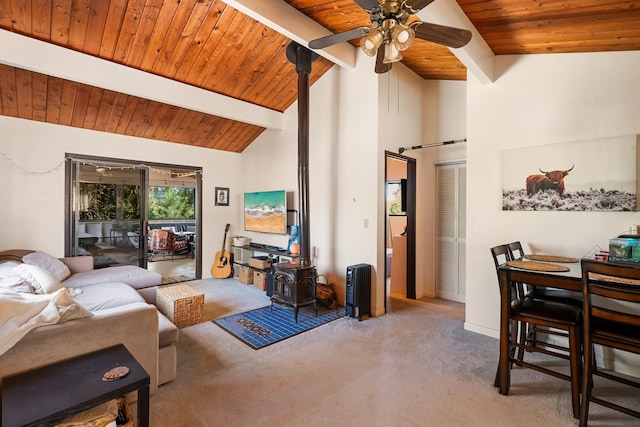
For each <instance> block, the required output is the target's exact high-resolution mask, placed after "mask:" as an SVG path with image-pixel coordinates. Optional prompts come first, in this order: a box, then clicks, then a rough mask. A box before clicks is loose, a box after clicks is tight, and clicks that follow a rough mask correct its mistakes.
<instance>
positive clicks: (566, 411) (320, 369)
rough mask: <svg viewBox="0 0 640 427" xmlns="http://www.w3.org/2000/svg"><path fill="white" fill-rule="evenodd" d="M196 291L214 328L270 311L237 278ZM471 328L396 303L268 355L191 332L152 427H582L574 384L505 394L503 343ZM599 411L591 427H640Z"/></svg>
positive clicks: (209, 329)
mask: <svg viewBox="0 0 640 427" xmlns="http://www.w3.org/2000/svg"><path fill="white" fill-rule="evenodd" d="M191 283H192V285H193V286H194V288H197V289H201V290H203V292H205V295H206V296H205V317H206V318H207V319H213V318H217V317H223V316H226V315H229V314H232V313H238V312H242V311H246V310H249V309H252V308H257V307H260V306H264V305H267V304H268V303H269V301H268V299H267V297H266V296H265V295H264V293H263V292H261V291H258V290H257V289H255V288H254V287H252V286H251V285H243V284H240V283H239V282H238V281H237V280H235V279H227V280H214V279H209V280H202V281H197V282H191ZM463 317H464V306H462V305H461V304H457V303H449V302H446V301H442V300H435V301H434V302H426V303H425V302H411V301H405V300H397V299H392V300H390V313H388V314H387V315H384V316H381V317H376V318H371V319H366V320H364V321H362V322H358V321H357V320H355V319H349V318H342V319H338V320H336V321H333V322H330V323H328V324H326V325H323V326H320V327H318V328H315V329H313V330H311V331H309V332H305V333H303V334H301V335H298V336H296V337H293V338H290V339H288V340H285V341H282V342H280V343H277V344H274V345H272V346H269V347H266V348H264V349H261V350H252V349H251V348H249V347H248V346H246V345H245V344H243V343H242V342H240V341H239V340H237V339H235V338H234V337H233V336H231V335H230V334H228V333H227V332H225V331H224V330H222V329H221V328H220V327H218V326H217V325H215V324H214V323H213V322H205V323H202V324H199V325H194V326H191V327H188V328H184V329H181V330H180V340H179V343H178V378H177V379H176V380H175V381H173V382H171V383H168V384H165V385H163V386H161V387H160V388H159V390H158V391H157V392H156V393H155V394H154V395H153V396H152V397H151V425H152V426H172V427H175V426H185V427H186V426H225V427H226V426H228V427H231V426H311V427H313V426H516V425H517V426H545V427H550V426H575V425H577V420H574V418H573V417H572V415H571V401H570V391H569V383H568V382H565V381H562V380H558V379H555V378H552V377H549V376H547V375H543V374H540V373H537V372H533V371H530V370H526V369H521V368H516V369H515V370H514V372H513V375H512V387H511V394H510V395H509V396H502V395H500V394H499V393H498V392H497V391H496V389H495V388H493V386H492V383H493V378H494V375H495V367H496V360H497V354H498V341H497V340H495V339H493V338H488V337H485V336H482V335H478V334H475V333H472V332H468V331H465V330H464V329H463V326H462V325H463ZM527 357H530V356H529V355H527ZM632 397H633V398H634V399H636V400H637V395H636V396H632ZM593 408H594V410H593V411H592V412H591V419H590V421H591V422H590V424H589V425H591V426H605V425H606V426H611V425H627V426H632V425H637V420H636V419H633V418H631V417H628V416H626V415H621V414H618V413H615V412H612V411H609V410H605V409H604V408H601V407H598V406H597V405H594V406H593Z"/></svg>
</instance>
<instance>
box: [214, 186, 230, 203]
mask: <svg viewBox="0 0 640 427" xmlns="http://www.w3.org/2000/svg"><path fill="white" fill-rule="evenodd" d="M216 206H229V189H228V188H224V187H216Z"/></svg>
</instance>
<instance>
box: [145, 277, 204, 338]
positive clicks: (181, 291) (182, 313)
mask: <svg viewBox="0 0 640 427" xmlns="http://www.w3.org/2000/svg"><path fill="white" fill-rule="evenodd" d="M156 307H158V310H160V312H161V313H162V314H164V315H165V316H167V318H168V319H169V320H171V321H172V322H173V324H174V325H176V326H177V327H178V328H184V327H185V326H191V325H195V324H198V323H201V322H203V321H204V294H202V293H199V292H197V291H195V290H194V289H193V288H192V287H190V286H189V285H175V286H161V287H160V288H158V291H157V292H156Z"/></svg>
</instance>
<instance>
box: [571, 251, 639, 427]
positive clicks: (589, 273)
mask: <svg viewBox="0 0 640 427" xmlns="http://www.w3.org/2000/svg"><path fill="white" fill-rule="evenodd" d="M639 285H640V268H639V267H637V266H632V265H619V264H611V263H603V262H598V261H592V260H582V293H583V297H584V345H583V347H584V365H585V366H584V372H583V377H582V407H581V410H580V426H586V425H587V421H588V418H589V403H590V402H594V403H597V404H599V405H602V406H606V407H608V408H611V409H614V410H616V411H620V412H623V413H625V414H628V415H631V416H633V417H636V418H640V412H638V411H636V410H633V409H631V408H629V407H628V406H624V402H621V401H619V400H617V399H613V398H612V396H611V395H609V396H606V392H607V390H608V391H611V390H612V389H611V388H610V387H597V390H598V396H594V394H593V390H594V388H595V387H594V382H593V376H594V375H595V376H599V377H602V378H605V379H606V380H605V382H606V383H608V381H607V380H610V381H615V382H618V383H622V384H625V385H627V386H632V387H636V388H640V380H637V379H631V378H630V377H629V376H623V375H620V373H618V372H615V371H614V370H611V369H606V368H604V367H602V368H601V367H599V366H598V362H597V357H596V355H595V353H594V345H596V344H597V345H600V346H602V347H603V348H611V349H619V350H624V351H627V352H631V353H636V354H640V311H639V309H640V286H639ZM607 385H608V384H607ZM614 400H616V401H617V403H615V402H614Z"/></svg>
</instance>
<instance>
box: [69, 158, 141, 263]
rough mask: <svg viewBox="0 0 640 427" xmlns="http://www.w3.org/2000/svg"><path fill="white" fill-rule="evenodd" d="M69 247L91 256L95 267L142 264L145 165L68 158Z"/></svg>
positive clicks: (71, 254) (70, 250)
mask: <svg viewBox="0 0 640 427" xmlns="http://www.w3.org/2000/svg"><path fill="white" fill-rule="evenodd" d="M67 170H68V173H69V187H68V188H69V189H70V191H68V192H67V194H68V196H69V197H68V198H69V203H68V207H69V210H68V212H69V215H68V221H67V222H68V224H67V225H68V231H69V232H68V233H67V242H68V243H67V251H66V253H67V254H68V255H70V256H78V255H91V256H93V258H94V264H95V266H96V268H100V267H107V266H109V265H138V266H141V267H144V268H146V263H147V257H146V255H147V250H146V247H145V243H146V220H147V212H148V209H147V197H146V196H145V195H146V194H147V192H148V189H147V182H148V173H149V171H148V168H146V167H143V166H140V167H136V166H130V165H123V164H120V163H117V162H108V161H104V160H94V159H70V160H69V164H68V165H67Z"/></svg>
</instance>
